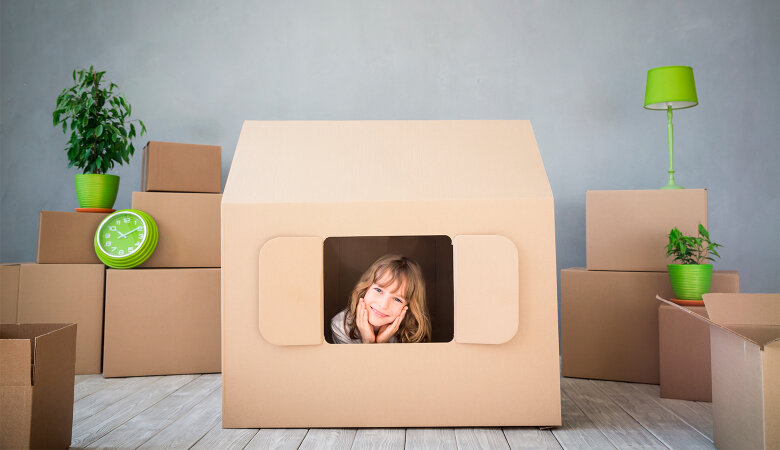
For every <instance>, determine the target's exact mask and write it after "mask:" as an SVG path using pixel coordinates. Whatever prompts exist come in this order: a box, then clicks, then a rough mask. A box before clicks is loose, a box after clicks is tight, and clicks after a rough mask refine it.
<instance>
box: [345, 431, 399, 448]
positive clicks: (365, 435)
mask: <svg viewBox="0 0 780 450" xmlns="http://www.w3.org/2000/svg"><path fill="white" fill-rule="evenodd" d="M405 442H406V430H405V429H403V428H361V429H359V430H357V433H355V441H354V442H353V443H352V450H366V449H368V450H370V449H377V450H399V449H400V450H403V449H404V444H405Z"/></svg>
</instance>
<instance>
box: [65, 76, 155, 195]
mask: <svg viewBox="0 0 780 450" xmlns="http://www.w3.org/2000/svg"><path fill="white" fill-rule="evenodd" d="M105 74H106V72H105V71H102V72H97V71H95V69H94V68H93V67H92V66H90V68H89V69H79V70H74V71H73V83H74V84H73V86H71V87H69V88H66V89H63V91H62V92H61V93H60V95H59V96H58V97H57V106H56V108H55V109H54V112H53V113H52V119H53V123H54V126H62V132H63V133H66V134H67V133H68V129H70V139H69V140H68V143H67V145H66V146H65V151H66V152H67V153H68V160H69V161H70V163H69V164H68V167H73V166H76V167H78V168H79V169H81V170H82V171H83V173H81V174H76V176H75V182H76V196H77V197H78V200H79V205H80V206H81V207H82V208H98V209H108V210H110V209H111V208H112V207H113V206H114V201H116V193H117V190H118V189H119V176H117V175H109V174H107V172H108V171H109V170H110V169H111V168H112V167H114V163H118V164H120V165H121V164H123V163H129V162H130V156H132V155H133V153H134V152H135V147H133V143H132V139H133V138H135V137H136V131H137V132H138V136H141V135H143V134H144V133H146V126H145V125H144V123H143V122H142V121H140V120H130V113H131V111H132V108H131V107H130V103H128V102H127V99H126V98H125V97H124V96H123V95H121V94H120V93H119V92H118V91H117V89H118V86H117V85H116V84H114V83H111V82H107V81H105V80H104V79H103V76H104V75H105ZM106 83H108V86H106V85H105V84H106ZM133 122H138V125H139V126H140V127H139V128H138V129H136V127H135V124H134V123H133Z"/></svg>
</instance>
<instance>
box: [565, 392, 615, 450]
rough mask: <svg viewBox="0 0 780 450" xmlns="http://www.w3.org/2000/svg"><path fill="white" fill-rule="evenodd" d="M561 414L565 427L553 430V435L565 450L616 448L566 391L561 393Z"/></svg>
mask: <svg viewBox="0 0 780 450" xmlns="http://www.w3.org/2000/svg"><path fill="white" fill-rule="evenodd" d="M561 414H562V415H563V425H562V426H561V427H560V428H553V429H552V434H553V436H555V439H556V440H557V441H558V443H559V444H561V447H563V448H564V449H566V450H581V449H590V448H600V449H613V448H615V447H614V446H613V445H612V443H610V442H609V439H607V437H606V436H604V433H602V432H601V431H600V430H599V429H598V427H597V426H596V425H594V424H593V422H592V421H591V420H590V419H588V416H586V415H585V413H584V412H582V410H581V409H580V408H579V406H577V405H576V404H575V403H574V401H573V400H572V399H571V397H569V395H568V394H566V392H565V391H563V392H561Z"/></svg>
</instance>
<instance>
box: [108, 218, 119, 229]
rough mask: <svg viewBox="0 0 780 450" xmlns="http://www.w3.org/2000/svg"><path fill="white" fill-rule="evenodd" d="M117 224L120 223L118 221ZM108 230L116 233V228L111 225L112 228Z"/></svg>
mask: <svg viewBox="0 0 780 450" xmlns="http://www.w3.org/2000/svg"><path fill="white" fill-rule="evenodd" d="M117 222H119V221H118V220H117ZM108 230H109V231H116V227H115V226H113V225H111V226H110V227H108Z"/></svg>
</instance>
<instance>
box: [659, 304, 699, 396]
mask: <svg viewBox="0 0 780 450" xmlns="http://www.w3.org/2000/svg"><path fill="white" fill-rule="evenodd" d="M658 308H659V309H658V352H659V369H660V382H661V397H662V398H676V399H680V400H691V401H698V402H711V401H712V375H711V364H710V327H709V325H707V324H706V323H704V322H701V321H699V320H696V319H695V318H693V317H690V316H689V314H686V313H685V312H683V311H680V310H679V309H677V308H674V307H672V306H669V305H663V304H662V305H659V306H658ZM686 308H687V309H689V310H690V311H692V312H694V313H696V314H699V315H702V316H705V317H706V316H707V311H706V309H705V308H704V306H689V307H686Z"/></svg>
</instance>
